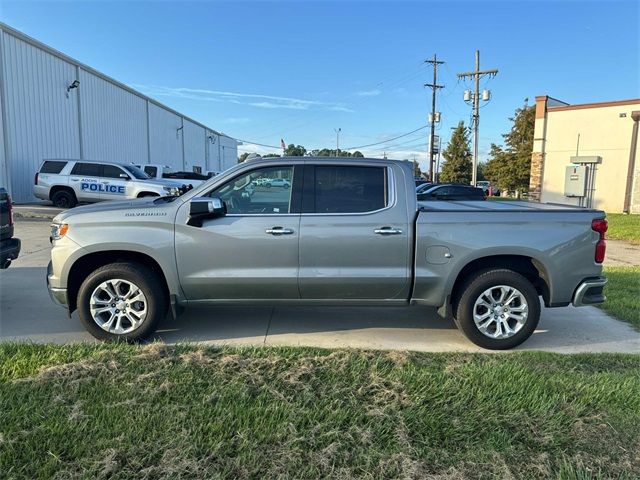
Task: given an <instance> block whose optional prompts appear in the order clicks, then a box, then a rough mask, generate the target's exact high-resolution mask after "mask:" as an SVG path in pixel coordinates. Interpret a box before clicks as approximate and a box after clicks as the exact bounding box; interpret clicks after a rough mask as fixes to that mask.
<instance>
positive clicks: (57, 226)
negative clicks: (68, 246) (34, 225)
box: [51, 223, 69, 240]
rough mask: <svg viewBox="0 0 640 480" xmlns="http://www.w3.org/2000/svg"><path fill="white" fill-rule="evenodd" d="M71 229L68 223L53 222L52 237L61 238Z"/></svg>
mask: <svg viewBox="0 0 640 480" xmlns="http://www.w3.org/2000/svg"><path fill="white" fill-rule="evenodd" d="M68 231H69V225H68V224H66V223H52V224H51V239H52V240H60V239H61V238H62V237H64V236H65V235H66V234H67V232H68Z"/></svg>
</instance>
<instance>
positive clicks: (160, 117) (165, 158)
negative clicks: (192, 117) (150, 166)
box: [149, 103, 184, 170]
mask: <svg viewBox="0 0 640 480" xmlns="http://www.w3.org/2000/svg"><path fill="white" fill-rule="evenodd" d="M181 126H182V118H181V117H180V116H178V115H176V114H175V113H172V112H170V111H168V110H165V109H164V108H161V107H158V106H157V105H154V104H153V103H150V104H149V148H150V153H151V163H159V164H162V165H168V166H170V167H173V168H174V169H177V170H182V169H183V161H182V135H183V134H184V132H183V131H182V130H178V129H179V128H180V127H181Z"/></svg>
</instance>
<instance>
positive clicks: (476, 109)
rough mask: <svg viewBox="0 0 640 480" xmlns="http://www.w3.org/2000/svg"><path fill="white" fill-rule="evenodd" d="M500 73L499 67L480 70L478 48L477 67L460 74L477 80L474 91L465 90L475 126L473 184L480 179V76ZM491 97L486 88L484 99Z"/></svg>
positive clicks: (462, 76)
mask: <svg viewBox="0 0 640 480" xmlns="http://www.w3.org/2000/svg"><path fill="white" fill-rule="evenodd" d="M497 74H498V70H497V69H491V70H480V50H476V69H475V70H474V71H473V72H462V73H459V74H458V78H473V79H474V81H475V89H474V91H473V92H469V91H468V90H465V92H464V101H465V102H469V101H470V102H471V103H472V107H473V115H472V117H471V124H472V125H471V126H472V127H473V169H472V172H471V185H475V184H476V181H477V180H478V131H479V127H480V78H481V77H484V76H485V75H489V76H492V77H495V76H496V75H497ZM490 98H491V92H490V91H489V90H484V91H483V92H482V100H483V101H485V102H488V101H489V99H490Z"/></svg>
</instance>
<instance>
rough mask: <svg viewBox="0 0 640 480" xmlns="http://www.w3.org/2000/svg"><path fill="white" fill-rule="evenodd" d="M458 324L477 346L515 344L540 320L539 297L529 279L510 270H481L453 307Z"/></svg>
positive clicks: (501, 348) (504, 346)
mask: <svg viewBox="0 0 640 480" xmlns="http://www.w3.org/2000/svg"><path fill="white" fill-rule="evenodd" d="M454 308H455V313H456V325H458V328H459V329H460V330H462V332H463V333H464V334H465V335H466V337H467V338H468V339H469V340H471V341H472V342H473V343H475V344H476V345H478V346H480V347H483V348H488V349H491V350H506V349H509V348H513V347H516V346H517V345H520V344H521V343H522V342H524V341H525V340H526V339H527V338H529V337H530V336H531V334H532V333H533V332H534V330H535V329H536V327H537V326H538V321H539V320H540V299H539V297H538V292H536V289H535V287H534V286H533V285H532V284H531V282H530V281H529V280H527V279H526V278H525V277H523V276H522V275H520V274H519V273H517V272H514V271H512V270H507V269H491V270H484V271H481V272H478V273H477V274H475V275H473V276H471V277H470V278H469V279H467V281H466V282H465V283H464V284H463V286H462V289H461V295H460V297H459V300H458V302H457V304H456V305H455V306H454Z"/></svg>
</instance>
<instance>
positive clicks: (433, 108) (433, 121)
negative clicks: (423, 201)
mask: <svg viewBox="0 0 640 480" xmlns="http://www.w3.org/2000/svg"><path fill="white" fill-rule="evenodd" d="M424 63H428V64H430V65H433V83H425V84H424V86H425V87H430V88H431V115H430V116H429V123H431V135H430V142H429V181H431V182H433V179H434V174H433V167H434V165H435V156H434V152H433V147H434V145H433V144H434V142H435V137H436V122H439V121H440V114H439V113H436V92H437V91H438V89H439V88H444V85H438V65H440V64H442V63H444V62H443V61H441V60H438V57H437V56H436V54H435V53H434V54H433V60H425V61H424Z"/></svg>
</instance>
